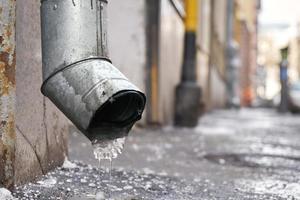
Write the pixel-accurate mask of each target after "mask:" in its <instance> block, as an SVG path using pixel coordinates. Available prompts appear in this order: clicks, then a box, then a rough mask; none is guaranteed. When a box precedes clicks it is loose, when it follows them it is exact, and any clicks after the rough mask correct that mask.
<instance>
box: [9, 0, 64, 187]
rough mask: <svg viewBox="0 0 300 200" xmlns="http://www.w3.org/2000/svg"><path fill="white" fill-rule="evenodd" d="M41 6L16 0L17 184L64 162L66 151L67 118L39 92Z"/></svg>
mask: <svg viewBox="0 0 300 200" xmlns="http://www.w3.org/2000/svg"><path fill="white" fill-rule="evenodd" d="M39 10H40V1H39V0H26V1H24V0H17V23H16V31H17V37H16V40H17V49H16V53H17V70H16V129H17V131H16V154H15V156H16V158H15V183H16V184H20V183H23V182H25V181H28V180H32V179H34V178H35V177H37V176H39V175H42V174H44V173H46V172H47V171H49V170H50V169H53V168H54V167H55V166H57V165H60V164H62V162H63V160H64V156H65V155H66V154H67V135H66V134H67V126H68V122H67V120H66V118H65V117H64V116H63V114H61V113H60V111H58V109H57V108H56V107H55V106H54V105H53V104H52V103H51V102H49V100H48V99H47V98H45V97H43V95H42V94H41V92H40V87H41V84H42V60H41V59H42V58H41V40H40V38H41V35H40V34H41V32H40V12H39Z"/></svg>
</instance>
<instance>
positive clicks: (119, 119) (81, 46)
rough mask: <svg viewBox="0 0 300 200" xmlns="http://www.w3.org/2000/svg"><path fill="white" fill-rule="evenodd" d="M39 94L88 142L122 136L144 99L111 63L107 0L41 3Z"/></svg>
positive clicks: (130, 125)
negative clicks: (41, 63)
mask: <svg viewBox="0 0 300 200" xmlns="http://www.w3.org/2000/svg"><path fill="white" fill-rule="evenodd" d="M41 26H42V54H43V81H44V82H43V85H42V89H41V90H42V93H43V94H44V95H45V96H47V97H48V98H49V99H50V100H51V101H52V102H53V103H54V104H55V105H56V106H57V107H58V108H59V109H60V110H61V111H62V112H63V113H64V114H65V115H66V116H67V117H68V118H69V119H70V120H71V121H72V122H73V123H74V124H75V125H76V127H77V128H78V129H79V130H81V131H82V132H83V133H84V134H85V135H86V136H87V137H88V138H89V139H90V140H91V141H95V140H98V139H102V138H103V137H111V138H117V137H121V136H123V135H126V134H127V133H128V132H129V130H130V129H131V127H132V125H133V124H134V123H135V122H136V121H137V120H139V119H140V118H141V115H142V112H143V110H144V106H145V100H146V98H145V95H144V94H143V93H142V92H141V91H140V90H139V89H138V88H137V87H136V86H135V85H134V84H132V83H131V82H130V81H129V80H128V79H127V78H126V77H125V76H124V75H123V74H122V73H121V72H120V71H119V70H118V69H117V68H116V67H114V66H113V65H112V64H111V61H110V59H109V57H108V48H107V1H106V0H85V1H79V0H42V5H41Z"/></svg>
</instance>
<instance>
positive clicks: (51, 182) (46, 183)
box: [37, 177, 57, 188]
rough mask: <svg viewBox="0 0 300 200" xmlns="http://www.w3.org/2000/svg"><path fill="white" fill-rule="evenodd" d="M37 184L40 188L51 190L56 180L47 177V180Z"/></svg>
mask: <svg viewBox="0 0 300 200" xmlns="http://www.w3.org/2000/svg"><path fill="white" fill-rule="evenodd" d="M37 183H38V184H40V186H42V187H46V188H52V187H53V186H55V185H56V183H57V180H56V178H54V177H49V178H48V179H45V180H41V181H38V182H37Z"/></svg>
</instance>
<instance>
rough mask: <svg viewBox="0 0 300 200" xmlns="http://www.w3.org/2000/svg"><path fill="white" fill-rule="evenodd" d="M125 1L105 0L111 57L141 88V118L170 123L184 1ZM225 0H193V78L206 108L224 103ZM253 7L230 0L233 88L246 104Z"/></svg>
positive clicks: (256, 5)
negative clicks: (234, 65)
mask: <svg viewBox="0 0 300 200" xmlns="http://www.w3.org/2000/svg"><path fill="white" fill-rule="evenodd" d="M131 1H133V0H129V1H121V2H119V1H113V0H112V1H110V6H109V7H110V9H111V10H110V12H109V14H110V16H109V19H110V23H109V30H110V34H109V35H110V42H109V43H110V45H111V47H110V50H111V57H112V60H113V61H114V62H115V63H116V65H118V66H120V70H121V71H122V72H124V73H125V74H126V75H127V76H128V77H129V78H130V79H131V80H133V82H134V83H135V84H137V85H139V86H140V87H141V88H142V89H144V90H145V91H146V93H147V96H148V106H147V111H146V112H147V114H146V117H145V119H144V122H147V123H150V124H161V125H165V124H171V123H172V121H173V117H174V101H175V87H176V85H177V84H178V83H179V81H180V74H181V67H182V62H183V42H184V41H183V40H184V24H183V19H182V18H184V4H183V1H180V0H153V1H139V2H138V3H136V2H135V3H133V2H132V3H131ZM228 2H229V1H216V0H199V1H198V6H199V9H198V11H199V13H198V18H199V20H198V33H197V37H198V39H197V50H198V53H197V60H198V61H197V80H198V84H199V85H200V86H201V88H202V90H203V91H202V92H203V98H202V99H199V106H202V107H203V108H204V109H205V110H206V111H209V110H212V109H216V108H224V107H225V106H226V98H227V97H226V96H227V88H226V85H227V84H226V82H227V81H230V80H228V77H227V75H226V43H227V39H226V33H227V31H228V30H227V28H226V27H227V26H226V20H227V17H228V16H229V13H228V12H227V9H228V5H227V4H228ZM259 9H260V1H258V0H235V1H234V8H233V10H234V14H233V21H234V22H233V26H232V30H231V31H232V32H233V38H234V40H235V42H236V44H237V47H238V52H237V53H238V56H239V63H240V64H239V68H238V69H237V70H238V73H237V74H238V75H237V77H236V80H237V81H238V83H236V85H237V87H235V90H236V91H235V94H236V95H237V100H236V102H237V104H239V105H241V106H250V105H251V103H252V101H253V100H254V98H255V93H256V92H255V89H254V88H255V85H254V83H255V80H254V75H255V73H256V56H257V30H258V28H257V26H258V23H257V16H258V12H259ZM128 21H130V23H127V22H128ZM115 38H122V39H120V40H119V39H118V40H116V39H115ZM120 47H121V49H120ZM238 86H240V87H238Z"/></svg>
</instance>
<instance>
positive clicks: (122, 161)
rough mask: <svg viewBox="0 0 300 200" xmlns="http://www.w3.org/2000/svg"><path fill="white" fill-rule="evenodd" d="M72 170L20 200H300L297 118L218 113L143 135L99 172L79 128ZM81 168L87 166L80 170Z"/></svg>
mask: <svg viewBox="0 0 300 200" xmlns="http://www.w3.org/2000/svg"><path fill="white" fill-rule="evenodd" d="M69 159H70V160H72V162H75V165H72V164H70V163H69V165H65V167H64V168H59V169H57V170H55V171H54V172H52V173H50V174H48V175H47V176H46V177H44V178H43V179H42V180H40V181H39V182H37V183H31V184H28V185H26V186H23V187H19V188H17V189H16V191H15V192H14V196H16V197H18V198H20V199H74V200H75V199H96V197H98V199H166V200H168V199H290V200H292V199H300V116H296V115H290V114H286V115H279V114H277V113H276V112H275V111H273V110H267V109H252V110H251V109H242V110H240V111H236V110H230V111H215V112H213V113H210V114H207V115H205V116H204V117H202V118H201V119H200V122H199V126H198V127H196V128H195V129H178V128H173V127H165V128H162V129H153V130H149V129H147V130H146V129H138V128H135V130H134V131H133V132H132V133H131V134H130V136H129V137H128V138H127V141H126V145H125V149H124V151H123V154H122V155H121V156H120V157H119V158H117V159H116V160H114V163H113V168H114V169H113V170H112V173H111V177H110V176H109V173H107V172H105V170H104V169H105V167H109V163H108V162H107V163H104V164H103V165H102V169H101V170H99V168H98V167H99V164H98V161H97V160H95V159H94V157H93V150H92V147H91V145H90V144H89V142H88V141H87V140H86V139H85V138H84V137H83V136H81V134H78V132H77V131H75V129H74V130H73V131H72V134H71V135H70V153H69ZM82 163H84V164H82Z"/></svg>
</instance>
